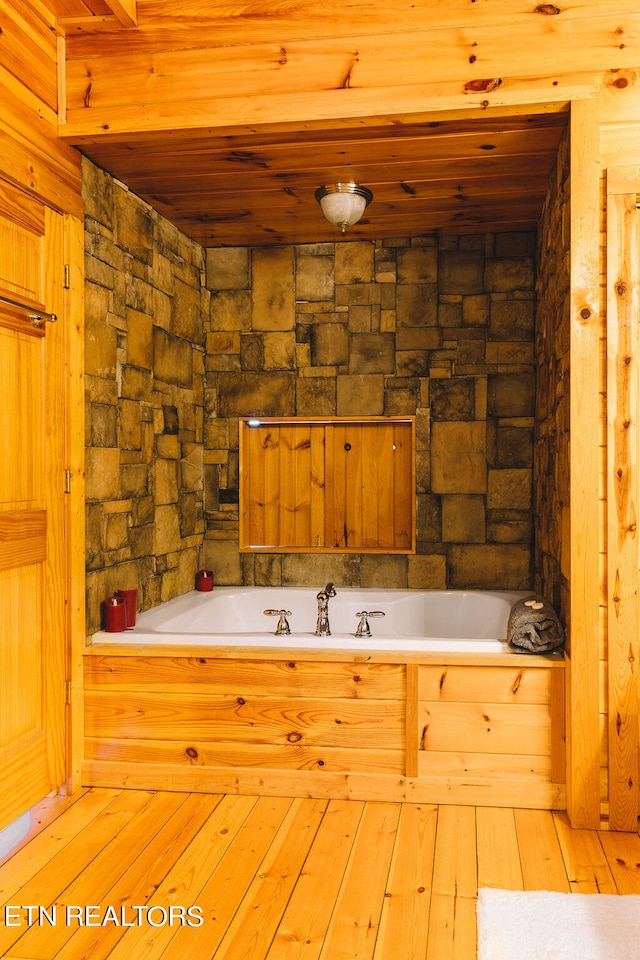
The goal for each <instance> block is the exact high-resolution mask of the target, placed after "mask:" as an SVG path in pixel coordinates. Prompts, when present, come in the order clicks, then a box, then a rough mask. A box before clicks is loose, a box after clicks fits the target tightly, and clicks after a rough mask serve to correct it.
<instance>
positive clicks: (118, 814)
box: [0, 790, 152, 960]
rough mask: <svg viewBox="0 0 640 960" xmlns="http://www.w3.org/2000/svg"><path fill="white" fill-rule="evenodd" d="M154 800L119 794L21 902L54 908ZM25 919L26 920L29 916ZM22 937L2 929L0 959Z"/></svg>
mask: <svg viewBox="0 0 640 960" xmlns="http://www.w3.org/2000/svg"><path fill="white" fill-rule="evenodd" d="M151 796H152V794H150V793H147V792H144V791H137V790H136V791H127V790H124V791H122V792H121V793H119V794H118V795H117V796H116V797H115V799H113V800H112V802H111V803H110V804H109V805H108V806H107V807H106V808H105V809H104V810H103V811H102V813H100V814H99V815H98V816H97V817H95V818H94V819H93V821H92V822H91V829H86V830H83V831H82V832H81V833H79V834H77V835H76V836H75V837H73V839H71V840H70V842H69V843H67V844H66V846H65V847H64V848H63V849H62V850H57V852H56V854H55V856H53V857H52V858H51V859H50V860H49V861H48V862H47V863H45V865H44V866H43V867H42V868H41V869H40V870H39V871H38V872H37V873H36V874H35V875H34V876H33V877H32V878H31V879H30V880H29V881H28V882H27V883H25V884H24V886H23V887H21V888H20V891H19V897H20V899H19V900H18V902H19V903H20V904H34V905H39V906H43V907H47V906H49V905H50V904H53V903H54V902H55V901H56V900H57V899H58V897H59V896H60V894H61V893H62V891H63V890H66V888H67V887H68V886H69V884H70V883H72V882H73V880H75V879H76V877H78V876H79V875H80V874H81V873H82V872H83V871H84V870H85V869H86V867H87V866H88V864H90V863H91V861H92V860H93V858H94V857H95V856H97V855H98V853H99V852H100V851H101V850H102V848H103V847H104V846H105V845H106V844H108V843H109V841H110V840H112V839H113V837H115V836H116V835H117V834H118V833H119V832H120V830H122V828H123V827H124V826H125V825H126V824H127V822H128V820H129V819H130V818H131V817H132V816H133V815H135V813H137V812H138V811H139V810H141V809H142V808H143V807H144V806H146V804H148V803H149V801H150V799H151ZM54 848H55V847H54ZM8 866H9V864H7V867H8ZM14 902H15V900H14ZM23 915H24V916H25V917H26V912H24V913H23ZM25 923H26V920H25ZM27 932H28V931H27ZM23 934H25V927H24V926H9V927H7V926H0V956H1V955H2V951H7V950H8V949H9V947H12V946H13V944H14V943H16V941H17V940H19V939H20V937H22V936H23ZM20 949H21V948H20ZM34 960H35V958H34Z"/></svg>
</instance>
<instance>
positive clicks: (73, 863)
mask: <svg viewBox="0 0 640 960" xmlns="http://www.w3.org/2000/svg"><path fill="white" fill-rule="evenodd" d="M49 800H50V801H51V802H48V803H43V804H39V805H38V807H37V808H34V812H33V814H32V816H33V818H34V827H33V829H34V834H33V836H32V837H31V838H30V839H29V840H28V841H27V842H26V843H25V844H24V845H23V846H22V847H21V848H20V849H18V850H17V851H15V852H13V853H12V855H11V856H10V857H8V859H6V861H5V862H4V863H3V864H1V865H0V956H6V957H7V960H53V958H54V957H55V960H89V958H90V960H131V958H135V960H154V958H155V960H354V958H356V957H357V958H358V960H476V913H475V911H476V895H477V888H478V886H492V887H503V888H508V889H509V888H510V889H522V888H524V889H525V890H538V889H549V890H557V891H559V892H567V891H568V892H580V893H614V894H615V893H619V894H630V893H632V894H640V837H639V836H638V835H637V834H635V833H630V834H626V833H625V834H622V833H615V832H608V831H591V830H572V829H571V827H570V825H569V822H568V819H567V816H566V814H564V813H551V812H549V811H546V810H528V809H527V810H513V809H511V808H484V807H478V808H475V807H469V806H466V807H461V806H453V805H442V806H439V807H436V806H430V805H428V804H422V803H391V802H385V801H367V802H366V803H365V802H363V801H350V800H331V801H329V800H327V799H322V800H320V799H315V800H311V799H295V800H294V799H291V798H286V797H280V798H277V797H276V798H273V797H260V798H258V797H247V796H242V795H228V796H222V795H218V794H216V795H209V794H176V793H168V792H157V793H154V792H149V791H137V790H123V791H120V790H106V789H104V790H103V789H95V790H89V791H87V792H85V793H84V794H82V795H80V796H78V797H77V798H76V799H75V800H74V802H73V803H72V804H71V803H69V798H49ZM59 800H62V801H63V802H62V803H58V802H57V801H59ZM74 902H75V903H78V904H87V905H88V904H96V902H97V904H98V905H99V906H98V909H99V910H105V909H106V908H107V907H116V908H120V907H122V906H124V907H125V908H126V907H127V906H128V907H130V908H131V907H132V905H134V904H137V905H140V904H144V905H145V907H146V908H147V909H150V908H151V907H154V908H155V909H156V910H157V911H164V912H166V913H168V911H169V909H174V910H176V911H180V909H184V908H185V907H189V906H192V905H196V906H198V907H199V908H200V909H201V910H202V915H203V922H202V925H201V926H193V927H190V926H180V925H179V923H176V924H174V925H171V926H170V925H169V924H168V923H164V924H161V925H158V926H154V925H153V924H151V923H148V922H142V923H141V924H140V925H136V926H131V927H122V926H120V925H119V924H116V923H114V924H109V925H107V926H104V927H81V928H78V927H77V926H71V927H69V928H67V927H66V925H65V924H64V923H60V919H59V918H60V915H61V914H60V911H61V910H62V911H63V910H64V907H65V905H66V904H70V903H74ZM5 903H9V904H29V903H31V904H37V905H41V906H43V907H45V908H47V909H48V910H50V909H51V906H52V905H54V906H56V907H57V908H58V925H57V926H56V927H50V926H48V925H46V924H45V925H43V926H38V925H34V926H32V927H30V928H29V927H27V926H26V925H23V926H21V927H11V926H7V924H6V922H5V923H4V924H3V923H2V922H1V921H2V917H3V913H2V910H1V908H2V906H3V905H4V904H5ZM141 909H142V908H141Z"/></svg>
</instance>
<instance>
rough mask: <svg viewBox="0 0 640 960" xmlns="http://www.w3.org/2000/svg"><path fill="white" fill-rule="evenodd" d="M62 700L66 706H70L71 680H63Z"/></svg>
mask: <svg viewBox="0 0 640 960" xmlns="http://www.w3.org/2000/svg"><path fill="white" fill-rule="evenodd" d="M64 702H65V704H66V705H67V706H71V680H65V682H64Z"/></svg>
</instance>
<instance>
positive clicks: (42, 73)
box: [0, 0, 58, 111]
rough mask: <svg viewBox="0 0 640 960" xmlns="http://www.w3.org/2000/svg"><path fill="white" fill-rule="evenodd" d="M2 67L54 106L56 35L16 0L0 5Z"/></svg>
mask: <svg viewBox="0 0 640 960" xmlns="http://www.w3.org/2000/svg"><path fill="white" fill-rule="evenodd" d="M0 36H2V58H1V59H2V68H3V69H4V70H6V71H7V72H8V73H10V74H12V75H13V76H14V77H16V78H17V79H18V80H19V81H20V83H22V84H23V85H24V86H25V87H27V88H28V89H29V90H31V91H32V92H33V93H34V94H35V95H36V96H37V97H38V99H39V100H41V101H42V103H43V104H45V105H46V106H47V107H49V108H50V109H51V110H54V111H55V110H56V108H57V102H58V97H57V39H56V35H55V33H54V32H53V31H51V30H50V29H49V26H48V24H46V23H44V22H43V20H42V19H41V18H40V17H39V16H38V15H37V14H36V13H35V12H34V11H33V10H32V9H31V8H30V7H29V6H28V5H27V4H25V3H21V2H20V0H5V2H4V3H3V4H2V7H0Z"/></svg>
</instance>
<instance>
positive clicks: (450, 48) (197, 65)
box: [67, 11, 640, 136]
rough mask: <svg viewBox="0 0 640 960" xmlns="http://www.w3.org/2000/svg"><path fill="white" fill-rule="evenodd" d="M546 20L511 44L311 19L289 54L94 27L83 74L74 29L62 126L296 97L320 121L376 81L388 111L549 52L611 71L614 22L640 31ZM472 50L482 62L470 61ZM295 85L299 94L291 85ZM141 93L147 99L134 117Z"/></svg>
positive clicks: (163, 118) (87, 128)
mask: <svg viewBox="0 0 640 960" xmlns="http://www.w3.org/2000/svg"><path fill="white" fill-rule="evenodd" d="M387 17H388V20H389V21H390V22H396V23H397V21H398V18H397V16H395V15H394V16H390V14H389V11H387ZM553 26H554V30H553V34H550V33H549V28H548V20H547V18H546V17H543V16H540V17H537V16H533V17H532V19H531V21H530V23H529V24H528V27H527V34H528V37H529V41H530V42H529V43H527V44H526V45H525V46H524V47H518V48H514V45H513V43H512V42H511V40H512V36H513V29H514V25H513V23H510V22H504V21H503V22H502V23H500V24H496V25H492V26H486V27H478V28H476V29H469V28H468V26H467V24H464V23H461V24H460V25H457V26H455V27H438V26H435V27H434V25H433V23H431V24H430V27H429V30H428V32H427V31H424V24H423V25H422V30H423V33H422V34H421V31H420V30H418V31H417V32H411V31H406V32H404V33H392V32H390V31H389V30H387V31H385V32H383V33H382V34H381V35H380V36H377V37H375V36H372V35H371V34H370V33H369V32H368V31H367V33H366V34H364V35H359V34H358V32H355V33H346V34H345V36H344V37H339V36H338V37H336V36H335V34H334V35H333V36H331V37H328V38H322V37H321V38H317V39H316V34H315V32H314V30H315V27H314V26H313V24H312V23H311V22H309V24H308V34H309V35H308V37H307V38H303V39H300V40H298V41H296V42H295V43H294V44H290V45H289V46H288V47H287V48H286V55H283V54H282V53H281V50H282V49H283V48H282V47H280V48H278V49H277V50H274V47H273V45H272V43H266V44H265V43H261V42H255V43H252V44H247V43H246V41H243V42H242V43H239V44H238V45H232V44H231V45H220V38H219V36H216V37H215V40H213V39H212V43H211V45H210V46H207V45H206V42H204V41H203V36H202V30H201V31H199V32H198V34H197V37H198V40H199V41H200V46H199V48H198V47H196V48H191V49H189V48H186V49H185V48H182V49H180V44H179V43H176V46H175V49H172V50H159V49H158V48H157V47H156V48H154V49H153V51H151V50H150V49H138V50H136V52H135V53H131V52H129V51H128V50H126V49H125V48H124V47H123V46H122V37H121V35H119V34H117V35H114V37H113V40H112V42H109V38H108V37H105V36H104V35H101V36H100V37H99V39H98V38H97V39H96V44H99V51H100V52H99V55H98V56H96V53H98V47H97V46H96V44H94V50H93V53H94V55H93V58H92V77H91V81H90V82H89V81H88V80H87V76H86V52H85V53H83V54H80V56H79V57H78V59H76V53H75V52H74V46H73V41H72V38H69V40H68V50H69V54H68V60H67V104H68V113H67V123H68V125H69V127H68V133H69V134H70V135H73V136H78V135H83V134H84V135H87V134H89V135H94V134H98V135H99V133H100V129H101V128H102V134H103V135H104V133H105V129H106V130H107V131H108V133H109V134H113V133H123V132H126V131H127V130H128V131H129V132H132V131H134V130H137V131H139V130H140V129H141V124H142V125H143V126H144V129H146V130H152V129H166V128H167V118H168V117H171V126H172V128H174V129H176V128H182V129H186V128H193V127H195V126H197V125H201V126H205V125H206V121H205V117H206V116H209V117H210V116H212V115H215V116H216V117H217V120H218V122H221V123H223V124H224V123H226V122H228V120H231V117H232V114H233V116H234V117H235V123H236V124H242V123H245V122H249V123H251V122H255V120H256V119H257V118H256V115H255V111H256V109H257V108H258V102H259V112H260V114H261V117H262V120H263V122H268V121H269V120H271V119H275V117H276V116H278V117H279V118H280V119H283V118H285V117H287V114H288V115H289V116H290V117H291V116H292V113H291V111H294V112H295V111H296V106H297V108H298V110H300V108H301V107H302V105H303V104H304V114H305V117H304V119H305V120H307V121H308V120H314V119H322V117H326V116H328V112H327V111H330V113H331V115H333V116H346V115H347V114H346V113H345V107H346V106H347V105H348V104H350V103H351V101H352V99H353V97H352V91H353V90H358V89H359V90H369V91H373V90H375V91H377V93H378V96H382V97H384V91H389V90H392V89H394V88H395V90H396V93H395V103H396V106H395V107H394V112H395V111H396V110H397V102H398V97H399V96H400V94H399V93H398V92H397V91H399V90H400V89H403V90H404V89H411V87H412V86H413V87H420V86H421V85H422V84H425V83H435V82H444V83H446V82H448V81H449V82H450V81H457V82H459V83H460V84H463V85H464V84H465V83H467V82H469V81H470V80H473V79H475V78H477V79H482V78H487V77H494V78H504V77H523V76H527V77H531V76H546V75H547V74H548V69H549V58H550V56H553V58H554V60H555V62H558V63H562V65H563V72H580V71H582V70H583V69H584V62H585V60H584V57H585V50H588V51H589V63H590V67H591V69H592V70H606V69H608V68H610V67H611V66H612V52H611V40H610V38H611V37H612V36H615V35H616V31H620V30H622V31H624V33H625V36H627V37H632V36H634V34H637V32H638V30H639V28H640V14H638V13H637V12H636V13H631V12H629V13H627V14H626V15H625V16H624V20H621V17H620V14H619V12H618V11H616V12H615V13H611V12H605V13H604V14H603V15H601V16H593V17H588V18H584V19H582V20H574V21H571V20H567V19H564V18H562V17H558V18H556V19H555V22H554V25H553ZM170 35H171V32H168V33H167V34H166V36H170ZM421 35H422V36H423V38H424V43H423V42H422V41H421V39H420V38H421ZM551 38H552V39H551ZM194 39H195V37H194ZM425 43H426V44H427V45H428V49H429V51H430V55H429V57H428V58H425V57H424V55H423V53H422V50H423V47H424V44H425ZM471 48H473V50H474V57H475V60H474V64H475V63H478V66H475V65H473V64H472V65H470V63H469V49H471ZM354 49H357V51H358V55H357V57H354V53H353V51H354ZM615 56H616V65H617V66H618V67H619V68H625V67H628V68H631V69H633V68H634V67H635V66H636V63H637V50H636V49H635V45H634V44H633V43H630V42H629V43H626V44H620V45H619V47H618V48H617V49H616V51H615ZM480 66H481V69H482V73H481V74H480ZM230 75H233V77H234V85H233V95H232V96H231V97H229V96H227V97H226V99H223V98H221V97H220V96H219V93H218V91H220V90H224V91H228V88H229V84H228V78H229V76H230ZM407 77H411V79H412V83H411V84H407ZM256 89H259V90H260V91H261V95H260V96H259V97H256V96H255V91H256ZM291 90H295V91H296V93H295V94H291V93H290V91H291ZM345 90H347V91H348V95H347V96H345ZM332 91H333V92H334V93H338V94H340V97H339V98H336V102H335V103H333V104H332V98H331V97H328V96H327V93H331V92H332ZM388 96H389V94H388V92H387V97H388ZM338 99H339V100H340V101H341V107H340V108H339V107H338ZM355 99H357V97H356V98H355ZM296 101H297V103H296ZM142 103H144V105H145V109H144V115H143V116H140V114H139V110H140V107H141V105H142ZM169 103H170V104H171V105H172V106H171V109H170V110H168V109H167V105H168V104H169ZM232 103H233V104H235V107H234V108H233V110H232V107H231V104H232ZM407 109H408V110H410V106H409V105H407ZM360 112H361V113H364V114H366V113H368V112H369V111H367V110H362V109H361V110H360ZM105 125H107V126H106V128H105Z"/></svg>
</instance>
